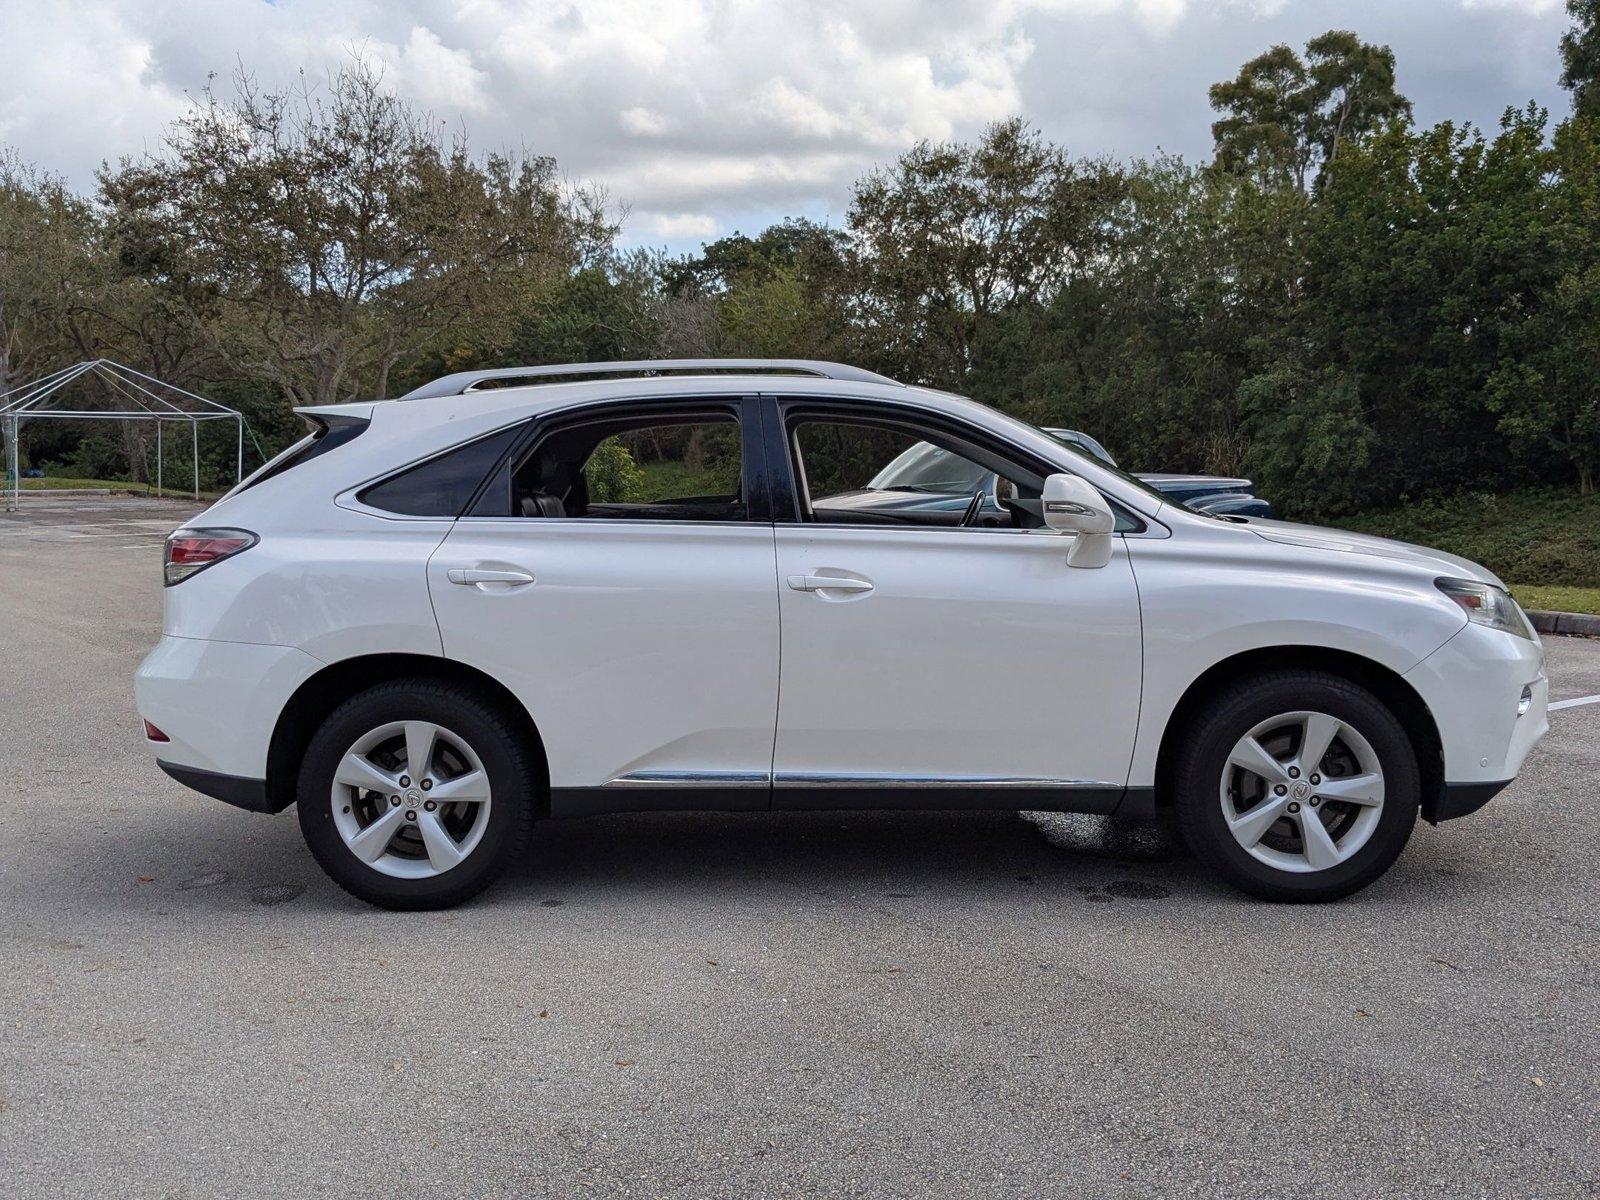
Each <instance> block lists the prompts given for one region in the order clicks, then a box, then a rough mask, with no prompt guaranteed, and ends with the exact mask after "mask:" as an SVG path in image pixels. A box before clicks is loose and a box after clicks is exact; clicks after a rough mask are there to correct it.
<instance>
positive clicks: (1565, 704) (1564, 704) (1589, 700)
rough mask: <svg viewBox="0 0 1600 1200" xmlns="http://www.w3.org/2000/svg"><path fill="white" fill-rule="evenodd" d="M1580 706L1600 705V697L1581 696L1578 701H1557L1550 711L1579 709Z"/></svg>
mask: <svg viewBox="0 0 1600 1200" xmlns="http://www.w3.org/2000/svg"><path fill="white" fill-rule="evenodd" d="M1580 704H1600V696H1579V697H1578V698H1577V699H1576V700H1557V701H1556V702H1555V703H1554V704H1552V705H1550V711H1551V712H1555V710H1556V709H1558V708H1577V707H1578V706H1579V705H1580Z"/></svg>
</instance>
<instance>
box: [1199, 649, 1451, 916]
mask: <svg viewBox="0 0 1600 1200" xmlns="http://www.w3.org/2000/svg"><path fill="white" fill-rule="evenodd" d="M1177 793H1178V794H1177V797H1176V799H1177V815H1178V824H1179V828H1180V829H1181V830H1182V832H1183V837H1184V840H1185V841H1186V842H1188V844H1189V847H1190V848H1191V849H1192V850H1193V851H1194V853H1195V855H1196V856H1197V857H1198V858H1200V859H1201V860H1202V861H1203V862H1205V863H1207V864H1208V865H1210V866H1211V867H1213V868H1214V869H1215V870H1216V871H1217V872H1218V873H1219V874H1221V875H1222V876H1223V877H1224V878H1225V879H1227V880H1228V881H1229V882H1230V883H1232V884H1234V885H1235V886H1236V887H1239V888H1241V889H1243V890H1244V891H1246V892H1249V893H1250V894H1252V895H1255V896H1259V897H1262V898H1263V899H1269V900H1301V901H1317V900H1334V899H1338V898H1339V897H1341V896H1347V895H1349V894H1350V893H1351V892H1355V891H1358V890H1360V889H1361V888H1364V887H1366V886H1367V885H1368V884H1369V883H1371V882H1372V881H1373V880H1374V879H1376V878H1378V876H1380V875H1382V874H1383V873H1384V872H1385V871H1386V870H1388V869H1389V867H1390V865H1391V864H1393V862H1394V860H1395V859H1396V858H1398V857H1399V855H1400V852H1401V851H1402V850H1403V849H1405V845H1406V842H1407V841H1408V840H1409V839H1410V837H1411V830H1412V828H1413V827H1414V826H1415V825H1416V819H1417V807H1418V803H1419V801H1420V797H1421V784H1420V775H1419V772H1418V769H1417V761H1416V754H1415V751H1414V750H1413V749H1412V747H1411V742H1410V739H1409V738H1408V737H1407V736H1406V732H1405V729H1404V727H1403V726H1402V725H1401V724H1400V722H1399V720H1398V719H1396V717H1395V715H1394V714H1393V713H1392V712H1390V711H1389V709H1388V708H1387V707H1386V706H1385V705H1384V704H1383V703H1382V701H1380V700H1379V699H1378V698H1377V697H1376V696H1374V695H1372V693H1370V692H1368V691H1367V690H1365V689H1364V688H1361V687H1358V686H1357V685H1355V684H1353V683H1351V682H1350V681H1349V680H1346V679H1343V678H1340V677H1339V676H1336V675H1329V674H1324V673H1322V672H1314V671H1294V672H1282V673H1276V674H1272V675H1268V676H1258V677H1256V678H1253V679H1249V680H1245V681H1242V682H1240V683H1237V684H1235V685H1233V686H1232V687H1230V688H1229V689H1227V690H1226V691H1224V692H1223V693H1222V694H1220V695H1219V696H1217V697H1216V699H1215V701H1214V702H1213V703H1212V705H1211V706H1210V707H1209V709H1208V710H1207V712H1206V713H1205V715H1204V716H1202V717H1201V718H1200V719H1199V721H1198V722H1196V724H1195V726H1194V727H1193V728H1192V729H1191V730H1190V731H1189V735H1188V741H1187V744H1186V745H1185V746H1184V747H1183V750H1182V752H1181V755H1180V757H1179V761H1178V771H1177Z"/></svg>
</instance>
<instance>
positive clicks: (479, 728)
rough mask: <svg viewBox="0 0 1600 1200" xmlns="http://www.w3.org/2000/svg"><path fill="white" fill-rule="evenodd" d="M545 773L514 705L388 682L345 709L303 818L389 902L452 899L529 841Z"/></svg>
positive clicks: (347, 869) (312, 843) (327, 855)
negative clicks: (511, 711)
mask: <svg viewBox="0 0 1600 1200" xmlns="http://www.w3.org/2000/svg"><path fill="white" fill-rule="evenodd" d="M536 787H537V775H536V774H535V773H534V770H533V765H532V762H531V761H530V759H529V755H528V748H527V747H526V745H525V744H524V739H523V738H522V737H521V736H520V735H519V732H518V730H517V729H516V728H515V726H513V725H512V723H511V722H510V721H509V720H507V718H506V716H505V714H504V713H502V712H501V711H500V709H498V708H497V707H496V706H495V705H493V704H492V703H489V702H488V701H487V700H485V699H484V697H483V696H481V695H480V694H479V693H477V692H475V691H473V690H472V689H470V688H466V687H463V686H461V685H458V684H452V683H445V682H440V681H435V680H426V679H418V680H402V681H397V682H394V683H386V684H381V685H379V686H377V687H374V688H371V689H369V690H367V691H365V692H362V693H360V694H359V695H356V696H353V697H352V698H351V699H349V700H347V701H346V702H345V703H344V704H342V705H340V706H339V707H338V708H337V709H335V710H334V712H333V714H332V715H331V716H329V718H328V719H327V720H326V721H325V722H324V723H323V725H322V728H321V729H319V730H318V731H317V733H316V735H315V736H314V737H313V738H312V739H311V744H310V746H309V747H308V748H307V751H306V756H305V760H304V763H303V765H302V767H301V771H300V780H299V789H298V801H297V802H298V807H299V815H300V829H301V832H302V833H303V834H304V836H305V839H306V844H307V845H308V846H309V847H310V848H311V852H312V854H314V855H315V856H316V859H317V861H318V862H319V863H321V864H322V867H323V869H324V870H326V871H327V872H328V874H329V875H330V876H332V877H333V879H334V881H335V882H336V883H338V884H339V886H340V887H342V888H344V889H345V890H346V891H347V892H349V893H350V894H351V895H353V896H356V897H359V898H360V899H362V900H366V901H368V902H369V903H372V904H377V905H380V906H382V907H384V908H397V909H428V908H446V907H449V906H451V905H454V904H459V903H460V902H461V901H463V900H466V899H467V898H469V897H471V896H473V895H475V894H477V893H478V892H480V891H482V890H483V889H484V888H485V887H487V886H488V885H489V884H490V883H492V882H493V881H494V880H495V878H496V877H497V876H498V875H499V874H500V872H501V871H503V870H504V869H505V867H506V865H507V864H508V863H509V862H510V861H511V860H512V859H514V858H517V857H519V856H520V855H521V854H522V852H523V851H524V849H525V848H526V846H527V842H528V836H529V831H530V827H531V825H532V820H533V811H534V795H535V789H536Z"/></svg>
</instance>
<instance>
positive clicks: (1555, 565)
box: [1340, 488, 1600, 588]
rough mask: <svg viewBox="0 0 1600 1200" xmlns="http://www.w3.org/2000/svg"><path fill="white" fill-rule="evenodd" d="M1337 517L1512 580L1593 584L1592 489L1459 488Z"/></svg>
mask: <svg viewBox="0 0 1600 1200" xmlns="http://www.w3.org/2000/svg"><path fill="white" fill-rule="evenodd" d="M1340 524H1341V525H1343V526H1345V527H1347V528H1350V529H1353V530H1356V531H1357V532H1359V533H1375V534H1379V535H1381V536H1383V537H1392V538H1399V539H1400V540H1401V541H1405V542H1418V543H1421V544H1422V545H1426V546H1436V547H1438V548H1439V549H1441V550H1448V551H1450V552H1451V553H1453V554H1460V555H1462V556H1463V557H1465V558H1470V559H1472V560H1473V561H1474V562H1479V563H1482V564H1483V565H1484V566H1486V567H1488V568H1489V569H1490V570H1491V571H1493V572H1494V573H1495V574H1496V575H1498V576H1500V578H1501V579H1504V580H1506V581H1508V582H1511V583H1519V584H1529V585H1573V586H1578V587H1591V588H1593V587H1600V498H1596V497H1594V496H1575V495H1573V494H1572V493H1571V492H1565V491H1558V490H1554V489H1547V488H1546V489H1530V490H1525V491H1517V492H1504V493H1500V494H1494V493H1485V492H1466V493H1462V494H1460V495H1456V496H1450V497H1445V498H1433V499H1427V500H1420V501H1416V502H1413V503H1410V504H1405V505H1403V506H1401V507H1399V508H1394V509H1389V510H1386V511H1382V512H1372V513H1366V514H1362V515H1360V516H1351V517H1348V518H1346V519H1345V520H1343V521H1341V522H1340Z"/></svg>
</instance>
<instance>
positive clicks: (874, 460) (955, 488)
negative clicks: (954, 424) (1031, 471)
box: [794, 420, 1039, 529]
mask: <svg viewBox="0 0 1600 1200" xmlns="http://www.w3.org/2000/svg"><path fill="white" fill-rule="evenodd" d="M794 441H795V446H796V448H797V449H798V450H799V458H800V465H801V468H802V471H803V474H804V476H805V484H806V489H807V494H808V495H809V496H810V498H811V512H812V518H813V519H814V520H817V521H820V522H824V523H827V524H892V525H928V526H943V527H957V526H960V525H962V524H963V523H965V524H966V525H968V526H970V527H974V528H980V529H1008V528H1029V527H1032V525H1034V524H1037V523H1039V521H1038V519H1037V513H1036V512H1035V511H1033V510H1036V509H1037V508H1038V504H1037V498H1038V494H1039V493H1038V489H1037V488H1034V489H1032V492H1031V497H1032V499H1033V500H1034V502H1035V503H1034V504H1033V508H1032V509H1029V508H1028V507H1027V506H1026V505H1025V504H1021V503H1019V500H1023V499H1026V497H1022V496H1020V495H1019V491H1018V488H1017V486H1016V485H1015V484H1014V483H1012V482H1011V481H1008V480H1004V479H1001V478H999V477H998V475H997V474H996V472H995V471H994V470H992V469H991V468H990V467H988V466H985V465H984V464H982V463H979V462H976V461H974V460H973V459H971V458H969V457H967V456H966V455H965V454H963V453H961V452H960V451H959V450H956V449H953V448H951V446H948V445H935V444H934V443H933V442H931V441H927V440H925V439H924V438H923V437H920V436H919V435H918V433H917V431H915V430H913V429H910V428H902V427H898V426H883V425H869V424H865V423H861V422H856V421H837V422H835V421H825V420H803V421H800V422H799V423H797V424H796V425H795V426H794ZM975 496H977V497H981V499H980V500H978V501H976V507H973V505H974V503H975V502H974V499H973V498H974V497H975Z"/></svg>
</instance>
